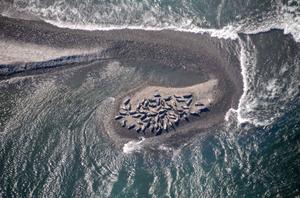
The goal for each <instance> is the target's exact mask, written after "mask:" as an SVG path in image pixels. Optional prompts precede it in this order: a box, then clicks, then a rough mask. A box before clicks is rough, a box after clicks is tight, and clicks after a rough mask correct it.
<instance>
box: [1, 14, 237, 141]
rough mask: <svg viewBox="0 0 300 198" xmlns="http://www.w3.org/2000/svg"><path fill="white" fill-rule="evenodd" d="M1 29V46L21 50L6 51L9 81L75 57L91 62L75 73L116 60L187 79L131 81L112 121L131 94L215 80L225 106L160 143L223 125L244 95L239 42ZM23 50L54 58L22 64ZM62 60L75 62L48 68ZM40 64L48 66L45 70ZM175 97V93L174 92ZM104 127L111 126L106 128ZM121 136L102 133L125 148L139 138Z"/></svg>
mask: <svg viewBox="0 0 300 198" xmlns="http://www.w3.org/2000/svg"><path fill="white" fill-rule="evenodd" d="M0 27H1V31H2V32H1V33H2V34H1V36H0V41H1V42H2V43H5V42H7V43H13V44H14V46H18V50H14V48H11V50H10V51H7V52H5V51H3V53H4V54H3V55H2V57H9V63H10V64H7V63H8V62H5V60H4V58H3V59H2V60H0V70H2V71H3V73H2V75H4V76H5V75H6V74H7V73H5V72H7V71H9V72H10V73H9V74H10V75H12V76H9V78H11V77H13V76H14V75H16V74H14V73H16V72H23V73H22V75H26V72H28V71H30V70H32V71H36V69H37V68H39V71H41V72H42V71H43V70H42V69H43V68H49V67H50V68H51V67H58V66H59V67H60V68H62V69H63V68H64V67H66V66H70V65H71V64H72V56H74V55H79V56H84V57H87V59H80V58H79V60H76V64H74V65H73V66H74V67H75V66H78V65H84V64H86V61H87V60H88V61H90V62H92V63H93V64H94V65H97V62H98V61H101V60H105V61H114V60H116V61H119V62H120V63H121V64H122V65H128V66H130V65H135V67H139V65H141V64H144V65H151V64H154V65H159V66H160V67H161V68H163V67H168V68H170V69H180V70H181V71H182V72H185V73H186V74H185V75H179V76H178V77H177V79H174V80H170V81H169V82H165V83H163V84H162V83H161V82H151V81H144V80H143V79H141V83H139V84H135V85H131V84H130V79H128V86H124V87H127V88H126V89H124V91H122V92H120V93H119V94H118V95H116V96H114V98H116V101H115V103H114V105H113V106H112V107H111V109H110V114H111V115H112V116H114V115H115V111H116V109H117V108H116V107H118V106H119V105H120V103H119V102H120V101H121V100H122V99H123V98H124V97H125V96H126V95H128V93H130V94H133V95H135V94H136V96H135V97H140V96H139V95H138V93H139V92H136V91H141V90H144V91H142V92H140V94H145V93H147V92H149V91H150V90H153V89H157V88H159V89H161V91H162V92H164V90H165V89H163V88H162V87H175V88H176V90H177V91H178V90H179V89H178V88H182V87H188V86H192V85H195V84H201V83H204V82H207V81H210V80H213V79H217V81H218V86H217V89H215V90H217V94H218V95H219V96H221V97H220V98H221V100H216V102H215V103H214V105H213V108H211V110H210V112H209V113H208V114H207V115H205V116H203V117H202V118H201V119H199V120H198V121H197V122H193V123H191V124H188V125H184V126H182V128H180V130H178V131H183V133H176V135H170V134H167V135H165V136H164V137H160V140H161V141H164V140H167V141H171V140H170V138H171V136H174V137H175V136H176V138H175V139H178V138H180V139H181V140H183V139H185V138H190V137H192V136H193V135H194V134H197V133H199V132H202V131H203V130H204V131H208V130H207V129H208V128H210V127H213V126H215V125H218V124H221V123H222V122H223V120H224V116H225V114H226V112H227V111H228V110H229V109H230V108H237V104H238V101H239V98H240V96H241V94H242V78H241V70H240V62H239V54H238V53H239V51H240V50H239V45H238V42H237V41H233V40H223V39H217V38H211V37H210V35H208V34H194V33H183V32H174V31H170V30H163V31H144V30H113V31H83V30H70V29H63V28H57V27H55V26H53V25H50V24H47V23H44V22H41V21H25V20H19V19H10V18H5V17H0ZM22 46H23V47H26V48H27V49H26V50H27V52H28V51H29V52H30V53H34V54H35V52H36V51H44V50H45V52H47V50H49V49H51V50H50V51H51V53H50V56H48V57H47V56H45V57H42V59H38V58H37V57H38V55H35V57H33V58H32V59H22V57H21V56H18V55H17V54H11V53H13V52H14V51H15V52H16V53H22V50H20V49H21V48H22ZM64 49H65V50H66V51H65V54H63V53H61V52H62V51H64ZM70 49H71V50H70ZM52 52H53V53H52ZM73 53H74V54H73ZM52 55H53V56H52ZM60 55H62V56H67V57H71V58H69V59H68V60H71V61H70V63H69V62H66V63H63V64H61V63H60V64H59V63H56V62H54V63H51V64H48V62H47V59H48V58H49V59H52V58H57V56H60ZM14 58H15V60H14ZM40 60H43V61H44V62H43V63H42V64H41V63H40V62H39V61H40ZM1 61H2V62H1ZM6 61H7V60H6ZM20 61H21V63H20ZM24 65H25V66H24ZM32 65H34V66H32ZM71 66H72V65H71ZM149 67H151V66H149ZM148 69H149V71H150V70H151V68H148ZM55 70H57V69H53V70H45V71H47V72H51V71H55ZM194 73H197V74H199V75H198V78H197V80H194V81H193V82H189V83H187V84H186V83H184V81H185V80H184V79H188V78H189V74H194ZM161 75H162V76H163V75H164V73H161ZM199 86H200V85H199ZM201 86H202V85H201ZM170 90H171V89H170ZM173 91H175V90H172V91H170V92H173ZM168 92H169V91H168ZM175 92H176V91H175ZM99 122H103V119H101V118H99ZM108 122H114V120H109V121H108ZM103 125H105V126H107V124H103ZM112 125H113V124H112ZM202 129H203V130H202ZM122 131H123V129H120V130H115V131H114V130H110V129H107V130H105V131H104V133H107V134H108V136H109V137H111V139H112V140H113V141H116V142H126V141H128V140H129V139H132V138H134V139H135V138H137V136H136V135H132V134H127V133H122ZM177 142H178V141H177Z"/></svg>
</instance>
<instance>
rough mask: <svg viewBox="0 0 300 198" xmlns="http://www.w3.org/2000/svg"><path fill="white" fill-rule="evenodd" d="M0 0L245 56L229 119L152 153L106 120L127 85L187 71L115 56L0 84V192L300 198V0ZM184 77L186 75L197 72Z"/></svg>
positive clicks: (54, 17) (22, 11)
mask: <svg viewBox="0 0 300 198" xmlns="http://www.w3.org/2000/svg"><path fill="white" fill-rule="evenodd" d="M0 5H2V7H1V9H0V10H1V14H2V15H4V16H10V17H17V18H27V19H32V18H39V19H41V20H44V21H46V22H49V23H51V24H54V25H57V26H59V27H68V28H73V29H85V30H95V29H99V30H110V29H124V28H128V29H146V30H161V29H172V30H174V31H186V32H194V33H198V34H201V33H204V32H206V33H209V34H210V35H211V36H212V37H217V38H220V39H221V38H225V39H233V40H237V41H238V42H237V44H238V45H239V49H240V52H239V53H233V52H232V54H231V55H232V56H238V58H239V60H240V62H241V69H242V77H243V91H244V93H243V95H242V97H241V99H240V101H239V105H238V108H237V109H230V110H229V111H228V112H227V114H226V117H225V118H224V120H225V124H224V126H223V127H221V128H218V129H211V131H207V133H205V134H201V135H199V136H195V137H194V138H193V139H192V141H191V142H188V143H186V144H183V145H182V146H179V147H176V148H173V147H169V146H167V145H161V146H159V147H158V148H157V150H156V151H155V152H153V151H149V150H147V149H146V148H144V146H143V140H140V141H137V142H134V141H132V142H128V143H127V144H125V145H123V146H122V149H117V148H116V147H115V146H114V145H112V143H111V141H110V140H109V139H108V137H107V135H106V131H104V129H105V127H104V126H103V124H101V123H103V121H105V119H106V112H107V111H108V110H107V108H109V106H110V105H111V104H112V103H113V102H114V98H115V96H116V95H117V94H118V93H119V92H120V91H121V90H122V89H124V88H126V87H130V86H131V85H134V84H136V83H139V82H140V81H141V80H149V81H156V82H159V83H168V82H169V81H170V79H171V78H172V77H173V78H174V77H176V76H181V75H182V71H181V70H179V69H178V70H176V69H175V70H174V69H173V70H171V69H170V70H168V69H166V70H167V71H163V72H162V70H164V69H165V68H164V69H163V68H162V67H160V66H159V65H151V67H148V68H151V69H149V70H143V69H141V68H140V67H139V66H137V65H124V64H123V63H121V62H117V61H115V62H109V61H108V62H100V63H97V64H101V67H97V66H95V65H94V64H87V65H80V66H78V67H72V68H68V69H64V70H61V71H56V72H50V73H47V74H40V75H28V76H20V77H14V78H11V79H8V80H3V81H0V90H1V91H0V143H1V144H0V197H297V196H300V166H299V164H300V44H299V41H300V35H299V32H300V2H299V1H295V0H294V1H292V0H290V1H289V0H287V1H270V0H269V1H227V0H220V1H205V0H199V1H195V0H189V1H187V0H183V1H176V0H172V1H171V0H169V1H162V0H135V1H133V0H122V1H103V0H102V1H101V0H88V1H82V0H73V1H71V0H54V1H53V0H52V1H42V0H27V1H22V0H17V1H14V2H13V3H9V2H6V1H3V2H1V3H0ZM274 28H276V29H277V30H272V29H274ZM162 73H163V74H167V75H161V74H162ZM184 75H186V76H189V77H188V78H182V79H181V80H183V81H185V79H188V80H186V82H184V83H187V84H188V83H191V82H195V81H197V80H198V78H197V75H196V74H184ZM179 79H180V78H179ZM174 83H176V82H174ZM180 83H181V84H182V83H183V82H180Z"/></svg>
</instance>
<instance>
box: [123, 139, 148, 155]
mask: <svg viewBox="0 0 300 198" xmlns="http://www.w3.org/2000/svg"><path fill="white" fill-rule="evenodd" d="M144 141H145V138H144V137H142V138H141V140H140V141H136V140H132V141H129V142H127V143H126V144H124V146H123V153H125V154H130V153H133V152H137V151H140V150H141V149H142V148H143V144H142V143H143V142H144Z"/></svg>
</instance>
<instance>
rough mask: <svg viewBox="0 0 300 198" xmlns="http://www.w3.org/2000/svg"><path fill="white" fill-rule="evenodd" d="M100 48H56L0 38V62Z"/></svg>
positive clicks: (50, 57) (83, 51) (5, 62)
mask: <svg viewBox="0 0 300 198" xmlns="http://www.w3.org/2000/svg"><path fill="white" fill-rule="evenodd" d="M101 51H102V49H101V48H90V49H89V48H85V49H80V48H58V47H51V46H46V45H37V44H32V43H21V42H15V41H8V40H0V64H14V63H26V62H40V61H47V60H51V59H56V58H60V57H64V56H73V55H84V54H95V53H100V52H101Z"/></svg>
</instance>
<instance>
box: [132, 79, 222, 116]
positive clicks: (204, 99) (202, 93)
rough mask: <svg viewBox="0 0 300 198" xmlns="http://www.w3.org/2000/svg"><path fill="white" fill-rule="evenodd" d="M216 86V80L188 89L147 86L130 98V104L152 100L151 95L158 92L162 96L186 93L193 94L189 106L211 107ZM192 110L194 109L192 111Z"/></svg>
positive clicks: (215, 93) (215, 97)
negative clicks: (199, 104)
mask: <svg viewBox="0 0 300 198" xmlns="http://www.w3.org/2000/svg"><path fill="white" fill-rule="evenodd" d="M217 85H218V80H217V79H213V80H209V81H207V82H204V83H200V84H196V85H193V86H188V87H181V88H175V87H160V86H149V87H146V88H145V89H142V90H139V92H137V93H135V94H134V95H132V96H131V104H132V105H133V106H136V105H137V103H138V102H140V101H142V100H143V99H145V98H152V97H153V94H154V93H155V92H156V91H158V92H159V93H160V94H161V95H162V96H168V95H171V96H173V95H174V94H175V95H185V94H188V93H192V94H193V101H192V104H191V106H194V104H195V103H196V102H201V103H203V104H204V105H206V106H211V104H213V103H215V101H216V99H217ZM192 110H194V109H192Z"/></svg>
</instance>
